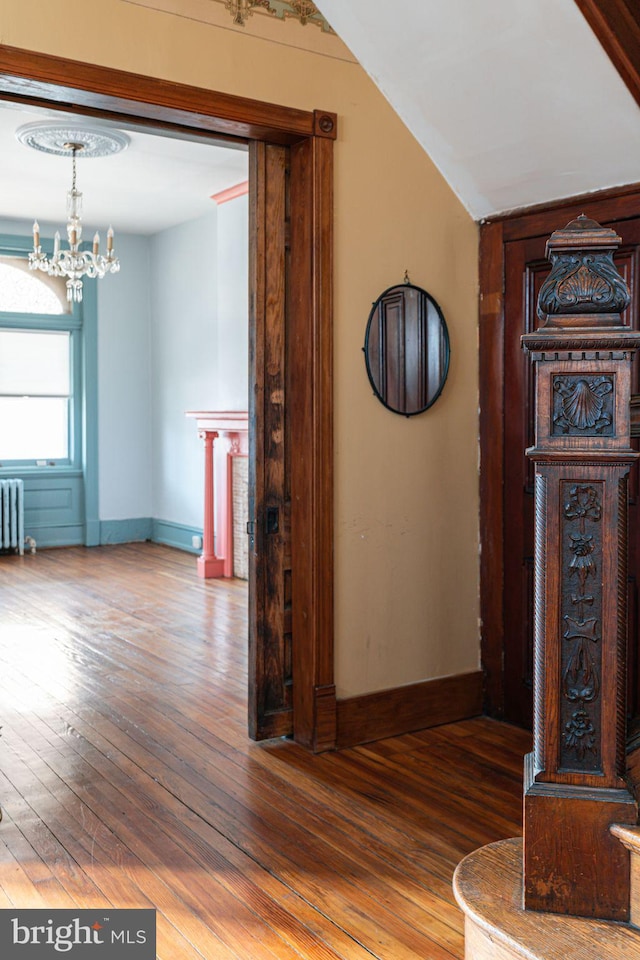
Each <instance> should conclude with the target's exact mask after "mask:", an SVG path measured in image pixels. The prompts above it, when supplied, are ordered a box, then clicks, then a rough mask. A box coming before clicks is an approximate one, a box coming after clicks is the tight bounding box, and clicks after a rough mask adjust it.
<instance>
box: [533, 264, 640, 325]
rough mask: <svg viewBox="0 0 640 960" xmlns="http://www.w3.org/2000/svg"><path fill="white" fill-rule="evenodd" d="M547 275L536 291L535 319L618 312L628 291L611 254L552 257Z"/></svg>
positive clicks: (621, 309) (624, 301)
mask: <svg viewBox="0 0 640 960" xmlns="http://www.w3.org/2000/svg"><path fill="white" fill-rule="evenodd" d="M550 259H551V263H552V268H551V273H550V274H549V276H548V277H547V279H546V280H545V281H544V283H543V284H542V286H541V288H540V294H539V296H538V316H539V317H540V319H541V320H544V319H545V317H546V316H547V315H548V314H561V313H568V314H571V313H622V311H623V310H624V309H625V308H626V307H628V306H629V302H630V299H631V298H630V295H629V289H628V287H627V285H626V283H625V281H624V280H623V278H622V277H621V276H620V274H619V273H618V269H617V267H616V265H615V264H614V262H613V252H612V251H609V252H607V253H590V254H586V255H580V254H576V253H565V254H552V255H551V258H550Z"/></svg>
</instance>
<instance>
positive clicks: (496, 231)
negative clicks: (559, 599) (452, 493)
mask: <svg viewBox="0 0 640 960" xmlns="http://www.w3.org/2000/svg"><path fill="white" fill-rule="evenodd" d="M581 213H585V214H587V216H589V217H592V218H593V219H594V220H597V221H599V222H600V223H605V222H607V221H612V220H625V219H630V218H632V217H638V216H640V183H636V184H632V185H630V186H627V187H619V188H612V189H608V190H602V191H598V192H596V193H589V194H585V195H582V196H579V197H570V198H568V199H566V200H561V201H556V202H553V203H549V204H543V205H537V206H535V207H529V208H526V209H522V210H518V211H515V212H514V213H510V214H507V215H505V216H502V217H496V218H494V219H491V220H487V221H484V222H483V223H482V224H481V225H480V305H479V324H480V331H479V364H480V543H481V554H480V616H481V625H482V626H481V637H480V642H481V656H482V668H483V674H484V710H485V712H486V713H488V714H490V715H491V716H495V717H502V716H503V714H504V644H505V632H504V607H503V596H504V568H505V556H504V523H505V517H504V433H503V429H504V422H505V414H506V413H507V411H506V409H505V398H504V337H505V315H504V299H505V259H506V258H505V254H506V244H507V243H509V242H510V241H514V240H525V239H530V238H533V237H548V236H550V235H551V234H552V233H553V231H554V230H557V229H558V228H562V227H564V226H565V225H566V224H567V223H568V222H569V221H570V220H572V219H573V218H574V217H577V216H579V215H580V214H581ZM623 239H624V237H623Z"/></svg>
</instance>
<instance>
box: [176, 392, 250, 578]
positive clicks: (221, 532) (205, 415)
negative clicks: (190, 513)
mask: <svg viewBox="0 0 640 960" xmlns="http://www.w3.org/2000/svg"><path fill="white" fill-rule="evenodd" d="M185 416H187V417H191V419H193V420H195V421H196V427H197V428H198V436H199V437H200V439H201V440H204V537H203V543H202V556H200V557H198V576H199V577H203V578H205V579H209V578H212V577H232V576H233V459H234V457H246V456H247V452H248V440H249V414H248V413H247V411H246V410H188V411H187V412H186V414H185ZM218 437H222V439H223V441H225V442H226V445H227V449H226V458H225V460H226V462H224V464H223V463H222V461H220V460H218V469H217V470H216V469H215V465H216V462H215V459H214V455H213V450H214V442H215V440H217V439H218ZM215 530H217V532H218V547H219V549H220V550H221V552H222V556H221V557H218V556H217V555H216V552H215V540H214V531H215Z"/></svg>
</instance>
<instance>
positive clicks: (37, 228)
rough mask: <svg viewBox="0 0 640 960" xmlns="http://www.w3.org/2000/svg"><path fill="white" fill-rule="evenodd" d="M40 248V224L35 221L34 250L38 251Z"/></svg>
mask: <svg viewBox="0 0 640 960" xmlns="http://www.w3.org/2000/svg"><path fill="white" fill-rule="evenodd" d="M39 246H40V224H39V223H38V221H37V220H34V221H33V249H34V250H37V249H38V247H39Z"/></svg>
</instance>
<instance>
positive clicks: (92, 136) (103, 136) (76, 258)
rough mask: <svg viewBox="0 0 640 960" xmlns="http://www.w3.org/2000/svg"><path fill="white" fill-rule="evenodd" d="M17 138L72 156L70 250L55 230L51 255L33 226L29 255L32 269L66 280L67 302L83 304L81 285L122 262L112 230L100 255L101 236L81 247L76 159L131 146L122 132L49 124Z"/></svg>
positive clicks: (20, 133) (112, 270)
mask: <svg viewBox="0 0 640 960" xmlns="http://www.w3.org/2000/svg"><path fill="white" fill-rule="evenodd" d="M16 136H17V137H18V139H19V140H20V141H21V142H22V143H24V144H26V145H27V146H29V147H33V148H34V149H36V150H43V151H45V152H46V153H55V154H57V155H58V156H69V155H70V156H71V164H72V177H71V189H70V190H69V191H68V193H67V240H68V244H69V245H68V249H67V248H63V247H61V244H60V231H59V230H56V233H55V237H54V245H53V254H52V255H51V256H48V255H47V254H46V253H45V252H44V250H43V249H42V246H41V244H40V226H39V224H38V221H37V220H36V221H35V222H34V224H33V250H32V252H31V253H30V254H29V268H30V269H31V270H42V271H43V272H44V273H47V274H48V275H49V276H50V277H66V279H67V284H66V285H67V300H68V301H69V302H70V303H71V302H73V303H80V302H81V301H82V283H83V280H84V278H85V277H89V278H94V277H97V278H99V279H102V278H103V277H105V276H106V275H107V273H117V272H118V270H119V269H120V261H119V260H118V258H117V257H116V255H115V250H114V245H113V237H114V233H113V227H109V229H108V230H107V243H106V251H105V252H104V253H101V252H100V234H99V233H96V234H95V235H94V237H93V245H92V248H91V249H90V250H89V249H81V244H82V193H81V192H80V190H78V187H77V171H76V158H77V156H78V154H81V153H82V154H85V155H86V156H91V157H98V156H107V155H110V154H112V153H117V152H118V151H119V150H122V149H124V147H125V146H126V145H127V144H128V143H129V138H128V137H126V136H125V135H124V134H121V133H117V134H116V133H112V132H111V131H108V132H106V133H102V132H100V131H99V132H96V131H95V130H88V129H83V130H81V131H78V130H73V129H70V128H69V127H64V128H63V127H60V126H56V125H51V124H48V123H44V124H40V123H33V124H27V125H26V126H25V127H21V128H20V129H19V130H18V131H17V132H16Z"/></svg>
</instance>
